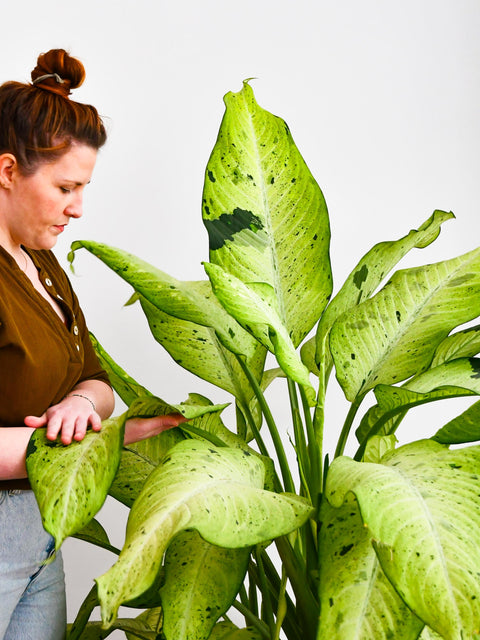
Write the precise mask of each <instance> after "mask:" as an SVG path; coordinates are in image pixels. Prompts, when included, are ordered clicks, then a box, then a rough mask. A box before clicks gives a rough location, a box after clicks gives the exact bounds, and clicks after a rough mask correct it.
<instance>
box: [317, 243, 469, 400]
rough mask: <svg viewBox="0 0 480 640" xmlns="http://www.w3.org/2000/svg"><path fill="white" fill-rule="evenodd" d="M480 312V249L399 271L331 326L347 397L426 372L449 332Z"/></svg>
mask: <svg viewBox="0 0 480 640" xmlns="http://www.w3.org/2000/svg"><path fill="white" fill-rule="evenodd" d="M479 313H480V248H479V249H475V250H474V251H471V252H470V253H467V254H465V255H463V256H460V257H458V258H454V259H452V260H447V261H445V262H439V263H436V264H432V265H426V266H423V267H418V268H412V269H405V270H402V271H398V272H396V273H395V274H394V275H393V277H392V279H391V280H390V281H389V282H388V283H387V285H385V287H384V288H383V289H382V290H381V291H380V292H379V293H377V294H376V295H375V296H374V297H373V298H370V299H369V300H367V301H365V302H363V303H362V304H360V305H359V306H358V307H355V308H354V309H352V310H350V311H348V312H346V313H345V314H343V315H342V316H341V317H340V318H339V319H338V320H337V321H336V322H335V323H334V325H333V327H332V330H331V337H330V347H331V351H332V356H333V359H334V362H335V368H336V373H337V378H338V380H339V382H340V384H341V385H342V388H343V391H344V393H345V395H346V397H347V398H348V399H349V400H350V401H353V400H354V399H355V398H356V397H357V395H360V394H363V393H365V392H367V391H368V390H369V389H372V388H373V387H375V386H376V385H377V384H392V383H398V382H400V381H401V380H405V379H406V378H408V377H410V376H412V375H415V374H418V373H420V372H421V371H423V370H425V369H426V368H427V367H428V366H429V365H430V363H431V361H432V358H433V354H434V351H435V349H436V347H437V346H438V345H439V344H440V342H442V340H444V339H445V338H446V336H447V335H448V334H449V333H450V331H451V330H452V329H454V328H455V327H457V326H458V325H460V324H463V323H465V322H468V321H470V320H472V319H473V318H476V317H477V316H478V315H479Z"/></svg>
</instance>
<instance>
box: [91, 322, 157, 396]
mask: <svg viewBox="0 0 480 640" xmlns="http://www.w3.org/2000/svg"><path fill="white" fill-rule="evenodd" d="M90 340H91V341H92V344H93V347H94V349H95V352H96V354H97V356H98V359H99V360H100V364H101V365H102V367H103V368H104V369H105V371H106V372H107V373H108V378H109V380H110V384H111V385H112V387H113V388H114V389H115V391H116V392H117V393H118V395H119V396H120V398H121V400H123V402H124V403H125V404H126V405H127V406H129V405H130V404H132V402H133V401H134V400H136V399H137V398H140V397H142V396H148V395H150V391H148V389H145V387H142V385H140V384H138V382H136V381H135V380H134V379H133V378H132V377H131V376H129V375H128V373H126V371H124V370H123V369H122V367H120V366H119V365H118V364H117V363H116V362H115V361H114V360H113V358H112V357H111V356H110V355H109V354H108V353H107V352H106V351H105V349H104V348H103V347H102V345H101V344H100V343H99V342H98V340H97V339H96V338H95V336H94V335H93V333H90Z"/></svg>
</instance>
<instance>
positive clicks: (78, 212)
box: [65, 193, 83, 218]
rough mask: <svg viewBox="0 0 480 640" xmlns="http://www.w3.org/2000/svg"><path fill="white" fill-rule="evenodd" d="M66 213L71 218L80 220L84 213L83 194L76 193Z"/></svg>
mask: <svg viewBox="0 0 480 640" xmlns="http://www.w3.org/2000/svg"><path fill="white" fill-rule="evenodd" d="M65 213H66V214H67V215H68V216H70V217H71V218H80V217H81V216H82V213H83V194H81V193H75V194H74V197H73V198H72V201H71V202H70V203H69V204H68V206H67V208H66V209H65Z"/></svg>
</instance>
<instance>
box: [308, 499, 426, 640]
mask: <svg viewBox="0 0 480 640" xmlns="http://www.w3.org/2000/svg"><path fill="white" fill-rule="evenodd" d="M320 522H321V525H322V526H321V528H320V538H319V549H320V553H319V566H320V576H319V585H320V591H319V597H320V610H321V615H320V624H319V629H318V635H317V640H372V639H373V638H374V639H375V640H393V639H394V638H401V639H402V640H417V637H418V634H419V632H420V630H421V629H422V627H423V622H422V621H421V620H419V619H418V618H417V617H416V616H415V615H414V614H413V613H412V612H411V611H410V610H409V609H408V607H407V606H406V605H405V603H404V602H403V601H402V599H401V598H400V597H399V596H398V594H397V593H396V592H395V590H394V588H393V587H392V585H391V584H390V582H389V581H388V579H387V578H386V577H385V574H384V573H383V571H382V568H381V566H380V563H379V561H378V558H377V556H376V554H375V550H374V548H373V546H372V540H371V534H370V532H369V531H368V530H367V529H366V528H365V527H364V526H363V522H362V518H361V516H360V513H359V511H358V506H357V503H356V500H355V499H354V497H353V496H352V495H350V496H348V497H347V499H346V501H345V503H344V504H343V505H341V506H340V507H338V508H334V507H332V506H330V505H329V504H328V502H327V501H323V504H322V506H321V511H320Z"/></svg>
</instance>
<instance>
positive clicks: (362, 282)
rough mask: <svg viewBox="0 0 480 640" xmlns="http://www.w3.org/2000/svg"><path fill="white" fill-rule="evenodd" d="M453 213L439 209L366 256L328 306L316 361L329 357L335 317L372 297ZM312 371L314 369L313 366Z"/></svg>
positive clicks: (319, 330) (316, 341)
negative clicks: (417, 225)
mask: <svg viewBox="0 0 480 640" xmlns="http://www.w3.org/2000/svg"><path fill="white" fill-rule="evenodd" d="M454 217H455V216H454V215H453V213H451V212H450V213H447V212H446V211H440V210H436V211H434V212H433V214H432V215H431V216H430V218H428V220H426V221H425V222H424V223H423V224H422V225H421V226H420V227H419V228H418V229H412V231H410V233H408V234H407V235H406V236H404V237H403V238H400V239H399V240H391V241H388V242H380V243H379V244H376V245H375V246H374V247H373V248H372V249H370V251H369V252H368V253H367V254H366V255H364V256H363V258H362V259H361V260H360V261H359V262H358V264H357V265H356V267H355V268H354V269H353V271H352V272H351V273H350V275H349V276H348V278H347V279H346V280H345V282H344V284H343V286H342V288H341V289H340V291H339V292H338V293H337V295H336V296H335V297H334V298H333V300H332V301H331V302H330V304H329V305H328V307H327V308H326V309H325V313H324V314H323V316H322V317H321V319H320V322H319V324H318V327H317V333H316V336H315V338H312V339H311V342H312V346H313V347H314V346H315V345H316V358H315V359H316V362H317V363H319V362H321V361H322V359H324V358H327V359H328V361H329V360H330V358H329V355H330V351H329V348H328V344H327V337H328V335H329V333H330V329H331V327H332V325H333V323H334V322H335V320H336V319H337V318H338V317H339V316H340V315H342V314H343V313H344V312H345V311H347V310H348V309H350V308H352V307H354V306H357V305H359V304H360V303H361V302H364V301H365V300H367V298H369V297H370V296H371V295H372V293H373V292H374V291H375V289H376V288H377V287H378V286H379V285H380V283H381V282H382V280H383V279H384V278H386V277H387V275H388V274H389V273H390V271H391V270H392V269H393V267H394V266H395V265H396V264H397V263H398V262H399V261H400V260H401V259H402V258H403V257H404V256H405V255H406V254H407V253H408V252H409V251H410V250H411V249H413V248H417V249H423V248H424V247H427V246H428V245H429V244H431V243H432V242H433V241H434V240H435V239H436V238H437V237H438V235H439V233H440V227H441V225H442V224H443V223H444V222H445V221H446V220H449V219H450V218H454ZM311 371H312V372H313V371H314V370H313V369H311Z"/></svg>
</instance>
